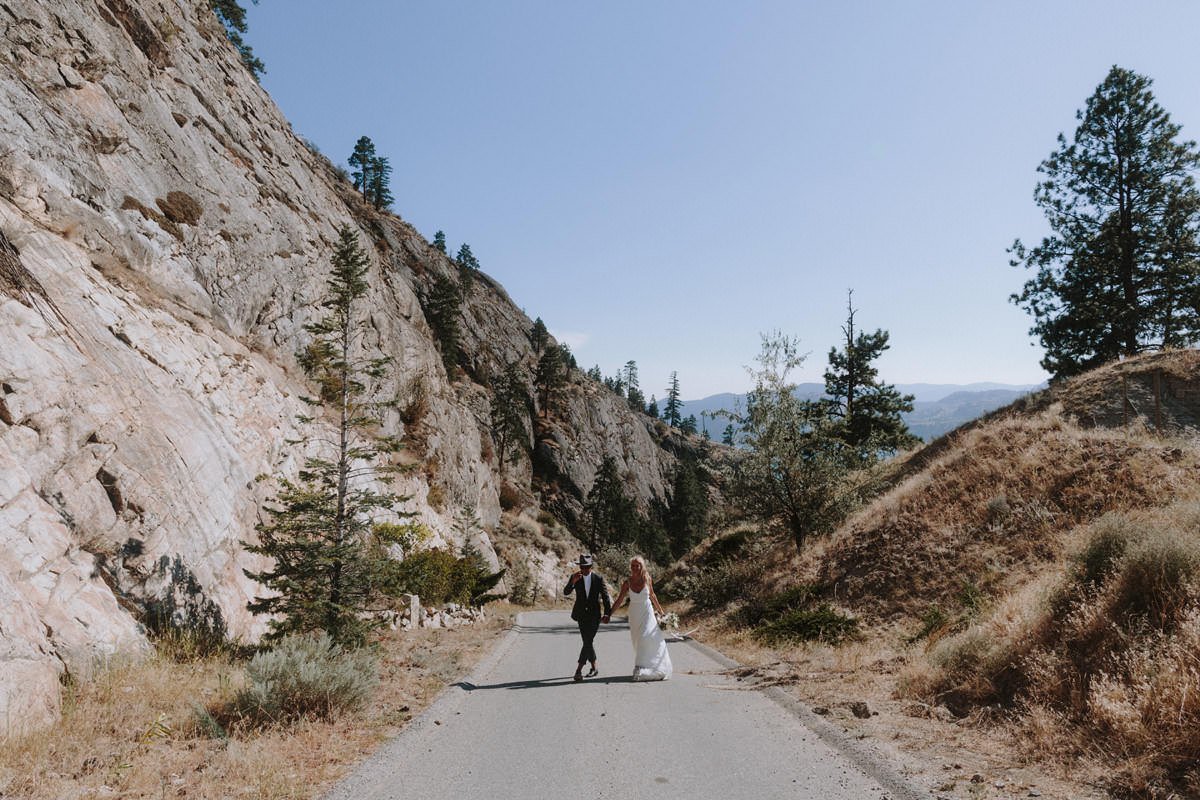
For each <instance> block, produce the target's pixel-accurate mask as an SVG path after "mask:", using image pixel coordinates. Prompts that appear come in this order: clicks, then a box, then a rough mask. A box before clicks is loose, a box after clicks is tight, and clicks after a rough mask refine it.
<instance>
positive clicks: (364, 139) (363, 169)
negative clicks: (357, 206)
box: [347, 136, 377, 202]
mask: <svg viewBox="0 0 1200 800" xmlns="http://www.w3.org/2000/svg"><path fill="white" fill-rule="evenodd" d="M376 158H377V156H376V155H375V143H374V142H372V141H371V138H370V137H369V136H360V137H358V141H357V142H355V143H354V152H353V153H351V154H350V158H348V159H347V162H348V163H349V164H350V166H351V167H352V168H353V171H352V172H351V173H350V176H351V177H352V178H353V179H354V188H355V189H358V190H359V191H360V192H362V196H363V200H366V201H368V202H369V201H370V199H371V172H372V170H373V169H374V167H375V161H376Z"/></svg>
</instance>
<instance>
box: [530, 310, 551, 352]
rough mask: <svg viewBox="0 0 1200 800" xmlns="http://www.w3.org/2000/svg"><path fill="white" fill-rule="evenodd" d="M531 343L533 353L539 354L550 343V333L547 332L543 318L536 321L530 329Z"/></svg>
mask: <svg viewBox="0 0 1200 800" xmlns="http://www.w3.org/2000/svg"><path fill="white" fill-rule="evenodd" d="M529 343H530V344H531V345H533V352H535V353H538V354H540V353H541V352H542V351H543V350H545V349H546V345H547V344H549V343H550V331H548V330H546V323H544V322H542V318H541V317H538V318H537V319H535V320H534V321H533V327H532V328H530V329H529Z"/></svg>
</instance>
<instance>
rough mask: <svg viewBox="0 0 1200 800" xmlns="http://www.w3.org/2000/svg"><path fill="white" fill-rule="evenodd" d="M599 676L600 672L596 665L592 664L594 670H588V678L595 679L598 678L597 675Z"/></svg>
mask: <svg viewBox="0 0 1200 800" xmlns="http://www.w3.org/2000/svg"><path fill="white" fill-rule="evenodd" d="M599 674H600V670H598V669H596V665H595V664H592V668H591V669H589V670H588V674H587V676H588V677H589V678H594V677H596V676H597V675H599Z"/></svg>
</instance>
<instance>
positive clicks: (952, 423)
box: [682, 382, 1045, 442]
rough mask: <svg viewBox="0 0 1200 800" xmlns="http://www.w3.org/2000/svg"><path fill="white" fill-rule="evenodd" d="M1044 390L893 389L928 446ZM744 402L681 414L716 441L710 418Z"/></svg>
mask: <svg viewBox="0 0 1200 800" xmlns="http://www.w3.org/2000/svg"><path fill="white" fill-rule="evenodd" d="M1044 386H1045V384H1044V383H1043V384H1005V383H993V382H979V383H967V384H953V383H902V384H896V389H897V390H899V391H900V393H901V394H911V395H913V397H914V398H915V399H914V400H913V410H912V411H911V412H909V413H907V414H903V415H901V416H902V417H903V419H904V421H905V423H906V424H907V425H908V428H909V430H911V431H912V432H913V434H914V435H916V436H919V437H921V438H922V439H924V440H925V441H927V442H928V441H931V440H933V439H936V438H937V437H938V436H941V435H942V434H944V433H947V432H949V431H952V430H954V429H955V428H957V427H958V426H959V425H962V424H963V423H964V422H970V421H971V420H973V419H976V418H978V417H981V416H983V415H984V414H986V413H988V412H989V411H994V410H996V409H997V408H1000V407H1001V406H1005V405H1008V404H1009V403H1011V402H1013V401H1014V400H1016V399H1018V398H1019V397H1022V396H1024V395H1026V394H1029V393H1030V392H1032V391H1035V390H1037V389H1040V388H1044ZM824 393H825V385H824V384H822V383H801V384H799V385H797V387H796V394H797V396H799V397H803V398H805V399H808V400H816V399H817V398H819V397H821V396H822V395H823V394H824ZM745 400H746V395H744V394H734V393H732V392H723V393H721V394H714V395H709V396H708V397H705V398H702V399H700V400H686V401H684V403H683V410H682V414H683V416H685V417H686V416H688V415H689V414H695V415H696V420H697V422H698V427H699V429H700V431H701V432H703V431H705V430H707V431H708V433H709V435H710V436H711V437H712V438H713V439H717V440H719V439H720V438H721V433H722V431H724V430H725V426H726V425H728V424H729V421H728V420H727V419H725V418H723V417H719V416H716V417H715V416H713V415H714V414H717V413H719V412H720V411H722V410H730V411H731V410H734V409H736V408H737V407H738V406H739V404H744V403H745Z"/></svg>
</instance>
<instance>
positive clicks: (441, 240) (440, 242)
mask: <svg viewBox="0 0 1200 800" xmlns="http://www.w3.org/2000/svg"><path fill="white" fill-rule="evenodd" d="M433 249H435V250H438V251H440V252H443V253H444V252H446V234H445V233H444V232H443V231H438V232H437V233H435V234H434V235H433Z"/></svg>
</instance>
